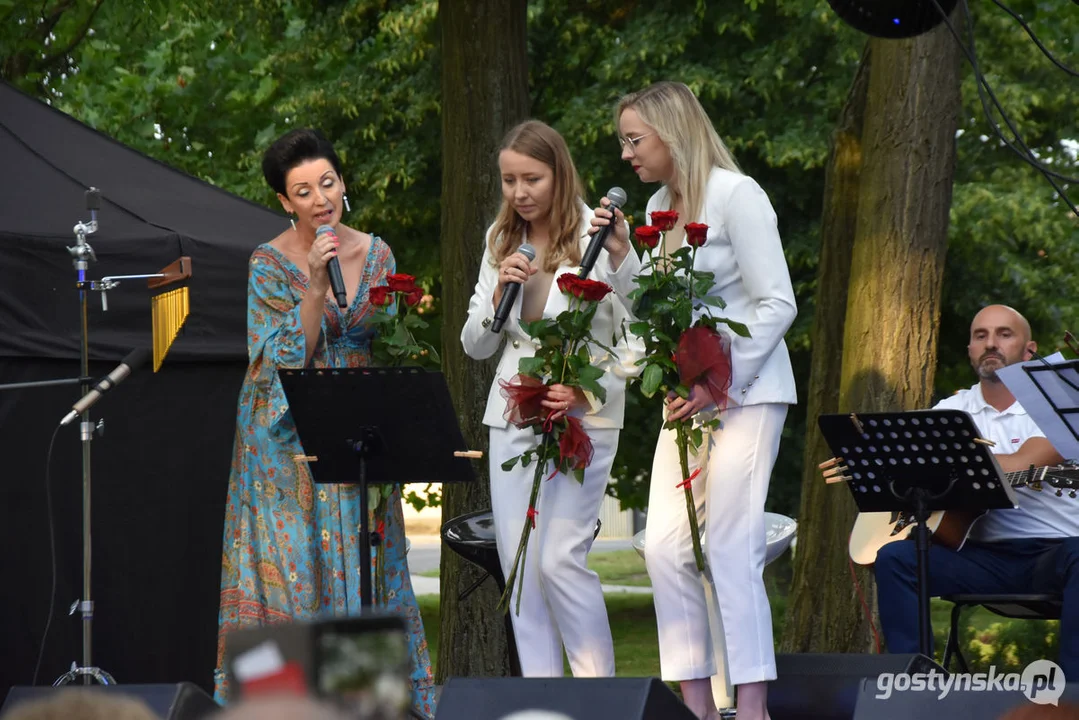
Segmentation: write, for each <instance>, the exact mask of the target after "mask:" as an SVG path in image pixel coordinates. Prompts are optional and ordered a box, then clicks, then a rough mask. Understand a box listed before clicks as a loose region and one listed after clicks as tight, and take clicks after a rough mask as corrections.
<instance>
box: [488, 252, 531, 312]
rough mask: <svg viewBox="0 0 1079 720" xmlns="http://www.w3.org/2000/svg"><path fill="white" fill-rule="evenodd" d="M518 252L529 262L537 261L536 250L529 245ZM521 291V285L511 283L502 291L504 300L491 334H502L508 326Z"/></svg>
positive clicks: (500, 305) (499, 303)
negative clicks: (511, 310) (507, 323)
mask: <svg viewBox="0 0 1079 720" xmlns="http://www.w3.org/2000/svg"><path fill="white" fill-rule="evenodd" d="M517 252H519V253H521V254H522V255H524V256H525V257H526V258H528V261H529V262H532V261H533V260H535V259H536V248H534V247H532V246H531V245H529V244H528V243H523V244H522V245H521V247H519V248H517ZM520 291H521V283H516V282H515V283H510V284H509V285H507V286H506V289H505V290H503V291H502V299H501V300H499V301H498V309H497V310H495V319H494V322H492V323H491V332H502V326H503V325H505V324H506V318H507V317H509V314H510V308H511V307H513V303H514V302H515V301H516V300H517V293H519V292H520Z"/></svg>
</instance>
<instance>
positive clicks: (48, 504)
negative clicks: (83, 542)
mask: <svg viewBox="0 0 1079 720" xmlns="http://www.w3.org/2000/svg"><path fill="white" fill-rule="evenodd" d="M60 427H61V426H60V425H57V426H56V429H55V430H53V431H52V439H51V440H49V450H48V453H47V454H46V455H45V512H46V513H47V514H48V518H49V557H50V560H51V562H52V586H51V589H50V590H49V614H48V617H47V618H46V619H45V631H44V632H43V633H42V634H41V648H40V649H39V650H38V653H37V663H36V664H35V665H34V678H33V680H31V681H30V685H31V686H33V685H37V676H38V672H40V670H41V661H42V659H43V658H44V657H45V641H46V640H48V639H49V627H50V626H52V615H53V611H54V610H55V609H56V525H55V523H54V522H53V514H52V488H51V478H52V448H53V445H55V444H56V435H57V434H58V433H59V432H60Z"/></svg>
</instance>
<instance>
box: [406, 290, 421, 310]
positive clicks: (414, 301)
mask: <svg viewBox="0 0 1079 720" xmlns="http://www.w3.org/2000/svg"><path fill="white" fill-rule="evenodd" d="M421 300H423V289H422V288H416V289H415V290H410V291H409V292H408V293H407V294H405V304H406V305H408V306H409V307H416V306H417V305H419V304H420V301H421Z"/></svg>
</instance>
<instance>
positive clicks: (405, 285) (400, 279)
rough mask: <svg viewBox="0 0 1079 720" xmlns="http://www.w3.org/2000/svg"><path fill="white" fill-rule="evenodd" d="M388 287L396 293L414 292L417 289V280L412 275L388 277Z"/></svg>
mask: <svg viewBox="0 0 1079 720" xmlns="http://www.w3.org/2000/svg"><path fill="white" fill-rule="evenodd" d="M386 285H388V286H389V288H390V290H393V291H394V292H406V293H407V292H412V291H413V290H415V289H416V278H414V277H413V276H411V275H402V274H399V275H387V276H386Z"/></svg>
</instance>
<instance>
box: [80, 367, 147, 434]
mask: <svg viewBox="0 0 1079 720" xmlns="http://www.w3.org/2000/svg"><path fill="white" fill-rule="evenodd" d="M149 359H150V351H149V350H148V349H146V348H136V349H134V350H132V351H131V352H129V353H128V354H127V357H125V358H124V359H123V360H121V361H120V364H119V365H117V366H116V369H115V370H113V371H112V372H111V373H109V374H108V375H106V376H105V377H104V378H102V379H101V382H99V383H98V384H97V385H95V386H94V387H93V389H92V390H90V392H88V393H86V394H85V395H83V397H82V399H81V400H79V401H78V402H77V403H75V404H74V405H73V406H72V409H71V412H69V413H68V414H67V415H65V416H64V419H63V420H61V421H60V425H67V424H68V423H70V422H71V421H72V420H74V419H75V418H77V417H78V416H79V415H82V414H83V413H84V412H86V411H87V410H88V409H89V408H90V406H91V405H93V404H94V403H96V402H97V401H98V400H100V399H101V396H102V395H103V394H105V393H107V392H108V391H109V390H111V389H113V388H114V387H116V386H117V385H119V384H120V383H122V382H123V381H124V380H125V379H126V378H127V376H128V375H130V374H131V373H132V372H134V371H135V370H138V369H139V368H140V367H142V366H143V365H145V364H146V362H147V361H148V360H149Z"/></svg>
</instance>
